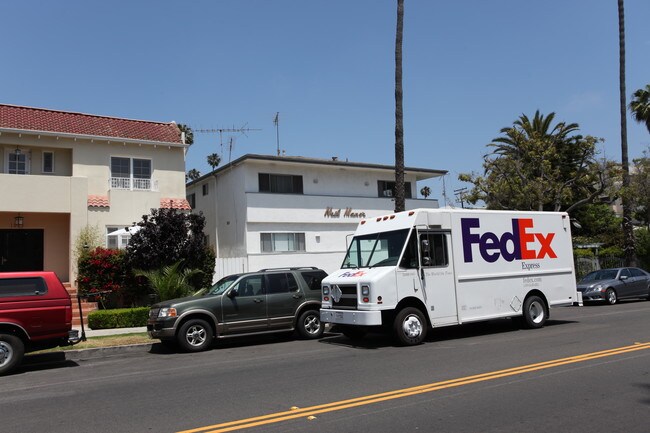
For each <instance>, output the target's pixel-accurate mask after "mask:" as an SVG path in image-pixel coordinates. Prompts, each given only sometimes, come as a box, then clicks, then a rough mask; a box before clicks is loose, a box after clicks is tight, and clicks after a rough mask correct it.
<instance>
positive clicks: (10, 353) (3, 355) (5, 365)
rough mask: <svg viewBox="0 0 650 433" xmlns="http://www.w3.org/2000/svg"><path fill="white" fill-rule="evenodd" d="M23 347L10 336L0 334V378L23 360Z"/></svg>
mask: <svg viewBox="0 0 650 433" xmlns="http://www.w3.org/2000/svg"><path fill="white" fill-rule="evenodd" d="M24 353H25V345H24V344H23V341H22V340H21V339H20V338H18V337H16V336H15V335H11V334H0V376H2V375H3V374H6V373H8V372H10V371H11V370H13V369H14V367H16V366H17V365H18V363H20V360H21V359H23V354H24Z"/></svg>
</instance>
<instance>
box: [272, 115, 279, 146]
mask: <svg viewBox="0 0 650 433" xmlns="http://www.w3.org/2000/svg"><path fill="white" fill-rule="evenodd" d="M273 124H274V125H275V142H276V144H277V149H278V156H280V112H279V111H277V112H276V113H275V117H274V118H273Z"/></svg>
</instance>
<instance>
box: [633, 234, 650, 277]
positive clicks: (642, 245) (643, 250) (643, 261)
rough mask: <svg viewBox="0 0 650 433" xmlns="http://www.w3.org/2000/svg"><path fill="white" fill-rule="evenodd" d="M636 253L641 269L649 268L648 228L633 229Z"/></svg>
mask: <svg viewBox="0 0 650 433" xmlns="http://www.w3.org/2000/svg"><path fill="white" fill-rule="evenodd" d="M634 234H635V235H636V253H637V257H638V259H639V266H641V267H642V268H643V269H646V270H648V269H650V229H648V228H641V229H638V230H635V232H634Z"/></svg>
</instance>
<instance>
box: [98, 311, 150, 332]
mask: <svg viewBox="0 0 650 433" xmlns="http://www.w3.org/2000/svg"><path fill="white" fill-rule="evenodd" d="M148 317H149V307H138V308H118V309H114V310H96V311H91V312H90V313H88V327H89V328H90V329H113V328H135V327H140V326H147V318H148Z"/></svg>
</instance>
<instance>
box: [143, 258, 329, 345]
mask: <svg viewBox="0 0 650 433" xmlns="http://www.w3.org/2000/svg"><path fill="white" fill-rule="evenodd" d="M326 276H327V273H326V272H325V271H323V270H321V269H318V268H311V267H310V268H281V269H262V270H260V271H259V272H249V273H245V274H236V275H229V276H227V277H224V278H222V279H221V280H219V281H217V283H216V284H215V285H213V286H212V287H211V288H210V289H208V290H207V291H206V292H205V294H203V295H200V296H192V297H189V298H180V299H172V300H170V301H165V302H160V303H158V304H155V305H153V306H152V307H151V310H149V320H148V321H147V331H148V333H149V337H151V338H157V339H160V340H161V342H162V343H166V344H172V345H175V344H178V345H180V347H181V348H182V349H184V350H187V351H192V352H198V351H201V350H205V349H207V348H208V347H210V345H211V344H212V341H213V340H214V339H215V338H223V337H234V336H239V335H251V334H264V333H271V332H280V331H291V330H297V331H298V333H299V334H300V336H301V337H303V338H319V337H320V336H321V335H322V334H323V324H322V323H321V321H320V312H319V309H320V304H321V292H320V283H321V280H322V279H323V278H325V277H326Z"/></svg>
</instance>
